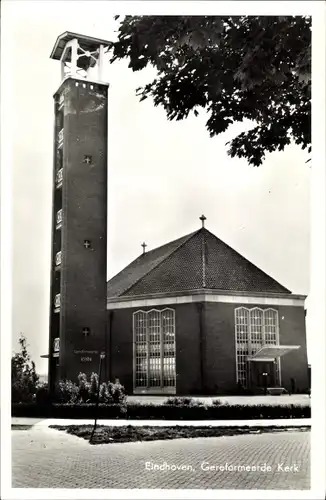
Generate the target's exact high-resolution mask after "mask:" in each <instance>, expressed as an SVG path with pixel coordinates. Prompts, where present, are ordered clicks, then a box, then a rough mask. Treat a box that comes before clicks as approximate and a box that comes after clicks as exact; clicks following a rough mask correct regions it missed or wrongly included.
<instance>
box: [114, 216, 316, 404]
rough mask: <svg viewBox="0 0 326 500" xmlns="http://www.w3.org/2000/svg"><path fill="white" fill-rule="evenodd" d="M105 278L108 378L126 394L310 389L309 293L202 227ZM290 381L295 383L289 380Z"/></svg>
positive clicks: (150, 252) (227, 392)
mask: <svg viewBox="0 0 326 500" xmlns="http://www.w3.org/2000/svg"><path fill="white" fill-rule="evenodd" d="M201 220H202V227H201V228H200V229H199V230H197V231H195V232H193V233H191V234H188V235H186V236H183V237H182V238H179V239H177V240H175V241H171V242H170V243H167V244H166V245H163V246H161V247H159V248H156V249H154V250H151V251H149V252H145V245H144V246H143V248H144V251H143V253H142V255H140V256H139V257H138V258H137V259H136V260H134V261H133V262H132V263H131V264H129V265H128V266H127V267H126V268H125V269H123V270H122V271H121V272H120V273H118V274H117V275H116V276H115V277H113V278H112V279H111V280H110V281H109V282H108V289H107V291H108V299H107V308H108V324H109V328H108V336H109V347H108V354H109V360H108V361H109V366H110V378H119V380H120V382H121V383H122V384H123V385H124V386H125V387H126V390H127V392H128V393H129V394H178V395H189V394H232V393H234V392H236V391H239V390H240V386H241V388H242V389H249V390H251V391H253V392H254V393H260V392H262V390H263V389H264V388H265V387H268V388H275V387H284V388H286V389H288V390H291V386H292V385H291V384H293V380H294V381H295V386H296V388H297V390H301V391H303V390H306V389H307V388H308V364H307V349H306V330H305V308H304V301H305V297H304V296H301V295H294V294H292V293H291V292H290V290H288V289H287V288H285V287H284V286H282V285H281V284H279V283H278V282H277V281H275V280H274V279H273V278H271V277H270V276H268V275H267V274H265V273H264V272H263V271H261V270H260V269H258V268H257V267H256V266H255V265H253V264H252V263H251V262H249V261H248V260H246V259H245V258H244V257H242V256H241V255H240V254H239V253H237V252H236V251H235V250H233V249H232V248H230V247H229V246H228V245H226V244H225V243H223V241H221V240H220V239H219V238H217V237H216V236H215V235H214V234H212V233H211V232H210V231H208V230H207V229H206V228H205V227H204V221H205V217H204V216H202V217H201ZM291 379H292V380H291Z"/></svg>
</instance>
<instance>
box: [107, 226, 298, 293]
mask: <svg viewBox="0 0 326 500" xmlns="http://www.w3.org/2000/svg"><path fill="white" fill-rule="evenodd" d="M203 288H206V289H210V290H212V289H213V290H220V291H232V292H259V293H284V294H289V293H291V292H290V290H288V289H287V288H285V287H284V286H282V285H281V284H280V283H278V282H277V281H275V280H274V279H273V278H271V277H270V276H268V275H267V274H266V273H264V272H263V271H262V270H260V269H259V268H258V267H256V266H255V265H254V264H252V263H251V262H249V261H248V260H247V259H246V258H244V257H243V256H242V255H240V254H239V253H238V252H236V251H235V250H233V249H232V248H231V247H229V246H228V245H227V244H226V243H224V242H223V241H221V240H220V239H219V238H217V237H216V236H215V235H214V234H212V233H211V232H210V231H208V230H207V229H206V228H201V229H199V230H198V231H195V232H193V233H190V234H188V235H186V236H184V237H182V238H179V239H177V240H174V241H171V242H170V243H167V244H166V245H163V246H161V247H158V248H155V249H154V250H151V251H149V252H146V253H145V254H142V255H140V256H139V257H137V259H135V260H134V261H133V262H131V264H129V265H128V266H127V267H126V268H124V269H123V270H122V271H121V272H120V273H118V274H117V275H116V276H114V277H113V278H112V279H110V280H109V282H108V298H109V299H110V298H116V297H130V298H131V297H132V296H139V295H148V294H155V293H169V292H182V291H191V290H198V289H203Z"/></svg>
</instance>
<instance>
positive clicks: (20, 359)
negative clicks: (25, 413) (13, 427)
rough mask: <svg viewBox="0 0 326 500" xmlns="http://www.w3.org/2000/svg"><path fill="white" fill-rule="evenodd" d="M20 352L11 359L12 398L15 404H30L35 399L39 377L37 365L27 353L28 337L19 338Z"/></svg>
mask: <svg viewBox="0 0 326 500" xmlns="http://www.w3.org/2000/svg"><path fill="white" fill-rule="evenodd" d="M19 345H20V352H19V353H15V354H14V355H13V356H12V358H11V398H12V401H13V402H15V403H28V402H31V401H33V399H35V394H36V389H37V386H38V382H39V377H38V375H37V373H36V369H35V363H34V361H32V360H31V357H30V355H29V354H28V351H27V342H26V337H25V336H24V335H23V334H22V333H21V334H20V337H19Z"/></svg>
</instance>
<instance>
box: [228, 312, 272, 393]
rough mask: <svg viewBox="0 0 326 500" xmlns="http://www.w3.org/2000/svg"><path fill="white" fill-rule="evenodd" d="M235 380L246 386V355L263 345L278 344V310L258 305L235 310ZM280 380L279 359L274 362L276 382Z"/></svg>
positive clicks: (247, 365) (247, 372) (253, 352)
mask: <svg viewBox="0 0 326 500" xmlns="http://www.w3.org/2000/svg"><path fill="white" fill-rule="evenodd" d="M235 337H236V369H237V382H238V383H240V384H241V385H242V386H243V387H248V380H249V364H248V361H247V359H248V356H249V355H253V354H255V353H256V352H257V351H258V350H259V349H260V348H261V347H263V345H278V344H279V335H278V312H277V311H276V310H275V309H270V308H269V309H265V310H262V309H260V308H258V307H254V308H252V309H247V308H246V307H238V308H237V309H236V310H235ZM279 382H280V360H279V359H278V360H277V362H276V383H279Z"/></svg>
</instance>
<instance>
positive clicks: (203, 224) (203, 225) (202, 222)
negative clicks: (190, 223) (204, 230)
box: [199, 215, 206, 227]
mask: <svg viewBox="0 0 326 500" xmlns="http://www.w3.org/2000/svg"><path fill="white" fill-rule="evenodd" d="M199 219H200V220H201V224H202V227H205V220H206V217H205V215H202V216H201V217H199Z"/></svg>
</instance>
